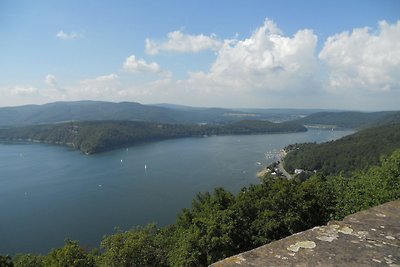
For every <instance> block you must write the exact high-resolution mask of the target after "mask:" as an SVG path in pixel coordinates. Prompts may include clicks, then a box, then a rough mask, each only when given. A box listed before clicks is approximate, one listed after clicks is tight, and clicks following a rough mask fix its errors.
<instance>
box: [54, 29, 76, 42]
mask: <svg viewBox="0 0 400 267" xmlns="http://www.w3.org/2000/svg"><path fill="white" fill-rule="evenodd" d="M56 37H57V38H59V39H61V40H73V39H78V38H82V37H83V35H82V34H81V33H77V32H70V33H66V32H64V31H58V32H57V34H56Z"/></svg>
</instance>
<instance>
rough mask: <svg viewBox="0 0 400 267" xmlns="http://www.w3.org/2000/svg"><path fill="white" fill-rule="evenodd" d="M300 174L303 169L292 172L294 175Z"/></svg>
mask: <svg viewBox="0 0 400 267" xmlns="http://www.w3.org/2000/svg"><path fill="white" fill-rule="evenodd" d="M302 172H304V170H303V169H295V170H294V174H300V173H302Z"/></svg>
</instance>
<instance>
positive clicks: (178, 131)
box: [0, 120, 307, 154]
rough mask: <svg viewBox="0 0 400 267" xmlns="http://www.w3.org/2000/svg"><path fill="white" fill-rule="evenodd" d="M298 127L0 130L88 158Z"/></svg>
mask: <svg viewBox="0 0 400 267" xmlns="http://www.w3.org/2000/svg"><path fill="white" fill-rule="evenodd" d="M306 130H307V129H306V128H305V127H304V126H302V125H300V124H297V123H292V122H283V123H272V122H269V121H256V120H244V121H239V122H235V123H231V124H226V125H197V124H165V123H154V122H138V121H91V122H68V123H58V124H47V125H34V126H25V127H10V128H4V129H0V141H3V142H4V141H12V142H15V141H30V142H43V143H49V144H60V145H68V146H71V147H73V148H75V149H78V150H80V151H82V152H83V153H86V154H93V153H98V152H103V151H107V150H111V149H115V148H121V147H126V146H129V145H133V144H136V143H140V142H149V141H155V140H163V139H170V138H179V137H191V136H205V135H207V136H209V135H229V134H261V133H282V132H301V131H306Z"/></svg>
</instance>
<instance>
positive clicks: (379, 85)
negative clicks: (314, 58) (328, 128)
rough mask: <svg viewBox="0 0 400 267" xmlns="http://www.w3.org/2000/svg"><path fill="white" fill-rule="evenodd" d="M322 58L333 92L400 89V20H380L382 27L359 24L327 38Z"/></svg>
mask: <svg viewBox="0 0 400 267" xmlns="http://www.w3.org/2000/svg"><path fill="white" fill-rule="evenodd" d="M319 58H320V59H321V60H323V61H324V63H325V64H326V67H327V70H328V79H329V80H328V85H327V88H328V89H329V90H331V91H333V92H336V93H338V92H343V91H346V90H349V89H350V90H353V91H354V90H362V91H367V92H388V91H395V90H400V21H398V22H397V23H395V24H392V25H391V24H388V23H387V22H386V21H381V22H379V29H378V30H377V31H372V30H371V29H369V28H367V27H365V28H357V29H354V30H353V31H352V32H351V33H349V32H342V33H339V34H335V35H333V36H331V37H329V38H328V39H327V41H326V42H325V45H324V47H323V49H322V51H321V52H320V54H319Z"/></svg>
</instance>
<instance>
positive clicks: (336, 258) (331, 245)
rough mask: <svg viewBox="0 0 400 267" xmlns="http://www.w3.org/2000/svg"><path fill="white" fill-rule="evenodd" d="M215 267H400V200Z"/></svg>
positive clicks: (232, 258) (274, 243) (222, 262)
mask: <svg viewBox="0 0 400 267" xmlns="http://www.w3.org/2000/svg"><path fill="white" fill-rule="evenodd" d="M211 266H213V267H226V266H392V267H395V266H397V267H400V200H397V201H392V202H388V203H385V204H383V205H380V206H377V207H374V208H371V209H368V210H365V211H361V212H358V213H355V214H352V215H349V216H347V217H346V218H344V220H343V221H332V222H329V223H328V225H325V226H317V227H314V228H313V229H309V230H307V231H304V232H300V233H297V234H294V235H291V236H289V237H286V238H284V239H281V240H278V241H274V242H271V243H269V244H267V245H264V246H262V247H259V248H256V249H253V250H250V251H247V252H244V253H241V254H238V255H236V256H232V257H230V258H227V259H224V260H222V261H219V262H216V263H214V264H212V265H211Z"/></svg>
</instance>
